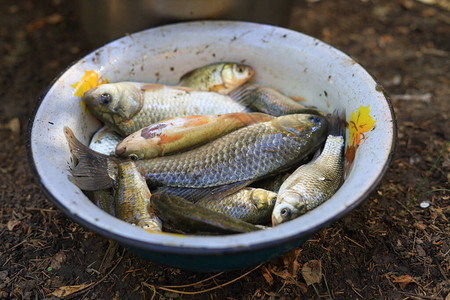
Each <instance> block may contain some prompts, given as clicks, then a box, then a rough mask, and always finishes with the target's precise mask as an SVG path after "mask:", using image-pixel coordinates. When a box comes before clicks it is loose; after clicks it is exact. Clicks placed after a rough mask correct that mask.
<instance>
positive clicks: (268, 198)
mask: <svg viewBox="0 0 450 300" xmlns="http://www.w3.org/2000/svg"><path fill="white" fill-rule="evenodd" d="M276 199H277V194H276V193H274V192H272V191H268V190H265V189H260V188H257V189H254V190H253V192H252V195H251V200H252V202H253V203H254V204H255V205H256V208H258V210H260V209H265V208H269V207H271V206H273V205H274V204H275V201H276Z"/></svg>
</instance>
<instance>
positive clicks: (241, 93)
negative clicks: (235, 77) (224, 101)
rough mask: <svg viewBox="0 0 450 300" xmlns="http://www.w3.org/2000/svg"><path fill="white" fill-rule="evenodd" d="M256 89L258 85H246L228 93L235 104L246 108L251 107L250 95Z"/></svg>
mask: <svg viewBox="0 0 450 300" xmlns="http://www.w3.org/2000/svg"><path fill="white" fill-rule="evenodd" d="M256 88H258V85H256V84H252V83H246V84H243V85H241V86H240V87H238V88H236V89H234V90H233V91H231V92H230V93H228V96H230V97H231V99H233V100H234V101H235V102H237V103H239V104H241V105H244V106H245V107H251V104H252V103H250V98H251V97H249V95H250V93H252V92H253V90H254V89H256Z"/></svg>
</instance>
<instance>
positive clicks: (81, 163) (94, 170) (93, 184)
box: [64, 126, 116, 191]
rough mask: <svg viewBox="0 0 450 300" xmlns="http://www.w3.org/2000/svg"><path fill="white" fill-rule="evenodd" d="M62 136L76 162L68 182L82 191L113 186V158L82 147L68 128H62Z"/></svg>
mask: <svg viewBox="0 0 450 300" xmlns="http://www.w3.org/2000/svg"><path fill="white" fill-rule="evenodd" d="M64 134H65V136H66V139H67V142H68V143H69V148H70V152H71V153H72V154H73V156H74V157H75V158H76V160H77V164H76V165H75V167H73V168H71V170H70V173H71V175H69V180H70V181H71V182H72V183H74V184H75V185H76V186H77V187H79V188H80V189H81V190H84V191H95V190H102V189H107V188H110V187H112V186H113V184H114V174H116V173H115V171H114V167H115V163H114V161H113V158H112V157H110V156H108V155H104V154H101V153H98V152H96V151H94V150H91V149H89V148H88V147H87V146H85V145H83V144H82V143H81V142H80V141H79V140H78V139H77V138H76V137H75V135H74V133H73V131H72V130H71V129H70V128H69V127H67V126H66V127H64Z"/></svg>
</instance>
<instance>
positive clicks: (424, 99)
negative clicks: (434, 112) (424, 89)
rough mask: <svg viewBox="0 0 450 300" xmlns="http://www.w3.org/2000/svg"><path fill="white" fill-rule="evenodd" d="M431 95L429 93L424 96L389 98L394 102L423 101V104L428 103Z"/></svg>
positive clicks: (392, 96)
mask: <svg viewBox="0 0 450 300" xmlns="http://www.w3.org/2000/svg"><path fill="white" fill-rule="evenodd" d="M432 96H433V95H432V94H431V93H425V94H419V95H413V94H400V95H398V94H397V95H391V98H392V99H394V100H404V101H410V100H418V101H423V102H425V103H430V101H431V97H432Z"/></svg>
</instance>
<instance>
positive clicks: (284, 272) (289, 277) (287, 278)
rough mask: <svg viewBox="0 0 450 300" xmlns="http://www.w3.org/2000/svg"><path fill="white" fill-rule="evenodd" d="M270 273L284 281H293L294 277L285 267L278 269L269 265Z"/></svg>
mask: <svg viewBox="0 0 450 300" xmlns="http://www.w3.org/2000/svg"><path fill="white" fill-rule="evenodd" d="M269 270H270V273H272V274H274V275H275V276H278V277H280V278H282V279H284V280H285V283H295V279H294V278H293V277H292V275H291V273H289V271H288V270H287V269H279V268H277V267H275V266H269Z"/></svg>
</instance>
